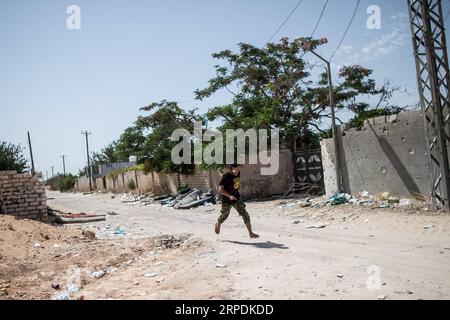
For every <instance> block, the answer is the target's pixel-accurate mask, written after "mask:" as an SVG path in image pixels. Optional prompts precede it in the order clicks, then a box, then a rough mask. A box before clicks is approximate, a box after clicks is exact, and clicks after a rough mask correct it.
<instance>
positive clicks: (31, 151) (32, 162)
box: [27, 131, 35, 176]
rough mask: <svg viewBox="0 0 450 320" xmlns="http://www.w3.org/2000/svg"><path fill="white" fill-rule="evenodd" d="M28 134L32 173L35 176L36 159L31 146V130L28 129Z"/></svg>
mask: <svg viewBox="0 0 450 320" xmlns="http://www.w3.org/2000/svg"><path fill="white" fill-rule="evenodd" d="M27 134H28V146H29V147H30V158H31V174H32V175H33V176H34V173H35V171H34V159H33V149H32V148H31V137H30V132H29V131H27Z"/></svg>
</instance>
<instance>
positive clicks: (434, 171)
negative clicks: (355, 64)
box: [408, 0, 450, 213]
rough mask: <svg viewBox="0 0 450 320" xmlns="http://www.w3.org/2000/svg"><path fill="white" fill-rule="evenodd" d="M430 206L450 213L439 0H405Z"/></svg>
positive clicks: (447, 100)
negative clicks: (423, 139)
mask: <svg viewBox="0 0 450 320" xmlns="http://www.w3.org/2000/svg"><path fill="white" fill-rule="evenodd" d="M408 7H409V18H410V25H411V34H412V43H413V48H414V57H415V61H416V72H417V81H418V87H419V96H420V104H421V107H422V112H423V118H424V124H425V139H426V140H425V141H426V146H427V150H426V151H427V154H428V165H429V173H430V179H431V191H432V204H433V209H434V210H437V209H443V210H445V211H446V212H447V213H450V203H449V199H450V163H449V148H450V117H449V114H450V90H449V85H450V74H449V61H448V53H447V40H446V35H445V26H444V15H443V12H442V1H441V0H408Z"/></svg>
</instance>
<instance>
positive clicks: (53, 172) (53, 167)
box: [52, 166, 55, 178]
mask: <svg viewBox="0 0 450 320" xmlns="http://www.w3.org/2000/svg"><path fill="white" fill-rule="evenodd" d="M54 169H55V166H52V178H54V177H55V171H54Z"/></svg>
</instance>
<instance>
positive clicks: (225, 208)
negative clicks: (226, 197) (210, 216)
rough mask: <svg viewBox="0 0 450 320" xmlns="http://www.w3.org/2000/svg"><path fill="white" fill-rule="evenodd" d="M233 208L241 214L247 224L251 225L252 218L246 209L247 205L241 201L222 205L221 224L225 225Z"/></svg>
mask: <svg viewBox="0 0 450 320" xmlns="http://www.w3.org/2000/svg"><path fill="white" fill-rule="evenodd" d="M231 208H234V209H236V211H237V212H238V213H239V215H240V216H241V217H242V219H243V220H244V223H245V224H248V223H250V216H249V214H248V212H247V210H246V209H245V203H244V202H242V201H241V200H238V201H236V202H235V203H231V204H228V203H222V210H221V215H220V217H219V223H224V221H225V220H227V218H228V216H229V215H230V211H231Z"/></svg>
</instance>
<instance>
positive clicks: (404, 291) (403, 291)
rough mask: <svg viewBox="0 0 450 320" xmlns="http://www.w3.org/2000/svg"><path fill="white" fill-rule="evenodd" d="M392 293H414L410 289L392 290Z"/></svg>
mask: <svg viewBox="0 0 450 320" xmlns="http://www.w3.org/2000/svg"><path fill="white" fill-rule="evenodd" d="M394 293H398V294H408V295H411V294H414V292H412V291H411V290H402V291H394Z"/></svg>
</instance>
